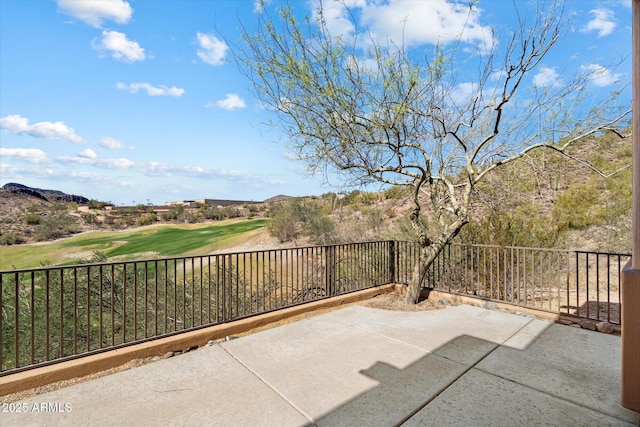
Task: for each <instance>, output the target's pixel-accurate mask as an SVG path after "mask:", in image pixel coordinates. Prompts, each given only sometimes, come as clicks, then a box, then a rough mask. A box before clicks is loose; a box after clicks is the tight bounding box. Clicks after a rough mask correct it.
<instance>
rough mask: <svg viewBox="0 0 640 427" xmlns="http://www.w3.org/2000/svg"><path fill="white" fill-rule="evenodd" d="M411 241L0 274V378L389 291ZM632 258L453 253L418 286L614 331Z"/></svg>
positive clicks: (485, 249)
mask: <svg viewBox="0 0 640 427" xmlns="http://www.w3.org/2000/svg"><path fill="white" fill-rule="evenodd" d="M419 256H420V246H419V244H417V243H415V242H403V241H380V242H368V243H353V244H344V245H333V246H311V247H303V248H291V249H277V250H264V251H253V252H237V253H228V254H215V255H203V256H189V257H176V258H162V259H153V260H139V261H128V262H112V263H101V264H84V265H72V266H60V267H46V268H35V269H23V270H11V271H0V309H1V312H0V368H1V369H0V376H2V375H8V374H10V373H14V372H19V371H22V370H26V369H31V368H33V367H37V366H43V365H47V364H51V363H55V362H59V361H63V360H68V359H72V358H76V357H81V356H85V355H89V354H94V353H98V352H102V351H106V350H110V349H115V348H120V347H123V346H127V345H131V344H135V343H140V342H144V341H148V340H151V339H155V338H160V337H166V336H171V335H174V334H178V333H182V332H186V331H191V330H196V329H200V328H203V327H207V326H211V325H215V324H220V323H224V322H230V321H234V320H237V319H241V318H245V317H249V316H254V315H257V314H262V313H266V312H270V311H274V310H278V309H281V308H285V307H290V306H294V305H298V304H304V303H307V302H311V301H316V300H319V299H323V298H329V297H332V296H336V295H341V294H345V293H349V292H354V291H358V290H362V289H366V288H371V287H376V286H380V285H384V284H387V283H401V284H408V283H409V281H410V279H411V274H412V271H413V268H414V265H415V263H416V261H417V259H418V257H419ZM629 257H630V255H628V254H607V253H595V252H584V251H565V250H554V249H535V248H519V247H498V246H485V245H461V244H450V245H447V246H446V247H445V249H444V250H443V252H442V253H441V254H440V255H439V256H438V258H437V259H436V261H435V262H434V263H433V265H432V266H431V268H430V269H429V271H428V272H427V274H426V276H425V278H424V282H423V285H424V286H425V287H429V288H433V289H437V290H442V291H446V292H449V293H453V294H461V295H474V296H477V297H480V298H484V299H487V300H493V301H505V302H509V303H511V304H515V305H520V306H523V307H530V308H535V309H539V310H546V311H551V312H555V313H568V314H572V315H575V316H579V317H584V318H589V319H594V320H599V321H607V322H610V323H612V324H620V276H621V274H620V273H621V270H622V268H623V266H624V264H625V263H626V262H627V261H628V259H629Z"/></svg>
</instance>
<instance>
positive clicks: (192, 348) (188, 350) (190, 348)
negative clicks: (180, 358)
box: [185, 345, 198, 353]
mask: <svg viewBox="0 0 640 427" xmlns="http://www.w3.org/2000/svg"><path fill="white" fill-rule="evenodd" d="M197 349H198V346H197V345H194V346H191V347H189V348H188V349H187V351H185V353H189V352H190V351H194V350H197Z"/></svg>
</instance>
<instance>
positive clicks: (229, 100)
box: [216, 93, 247, 110]
mask: <svg viewBox="0 0 640 427" xmlns="http://www.w3.org/2000/svg"><path fill="white" fill-rule="evenodd" d="M216 106H217V107H218V108H222V109H225V110H233V109H236V108H244V107H246V106H247V104H245V102H244V100H243V99H242V98H240V97H239V96H238V95H236V94H235V93H228V94H227V95H226V96H225V98H224V99H219V100H217V101H216Z"/></svg>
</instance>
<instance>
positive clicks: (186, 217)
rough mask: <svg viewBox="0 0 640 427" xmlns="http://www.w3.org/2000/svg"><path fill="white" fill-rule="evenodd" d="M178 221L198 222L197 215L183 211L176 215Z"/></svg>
mask: <svg viewBox="0 0 640 427" xmlns="http://www.w3.org/2000/svg"><path fill="white" fill-rule="evenodd" d="M177 219H178V221H180V222H183V223H186V224H195V223H196V222H198V216H197V215H196V214H194V213H192V212H189V211H184V212H182V213H181V214H180V215H179V216H178V218H177Z"/></svg>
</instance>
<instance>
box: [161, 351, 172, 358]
mask: <svg viewBox="0 0 640 427" xmlns="http://www.w3.org/2000/svg"><path fill="white" fill-rule="evenodd" d="M170 357H173V351H169V352H167V353H165V354H164V355H163V356H162V358H163V359H168V358H170Z"/></svg>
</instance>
